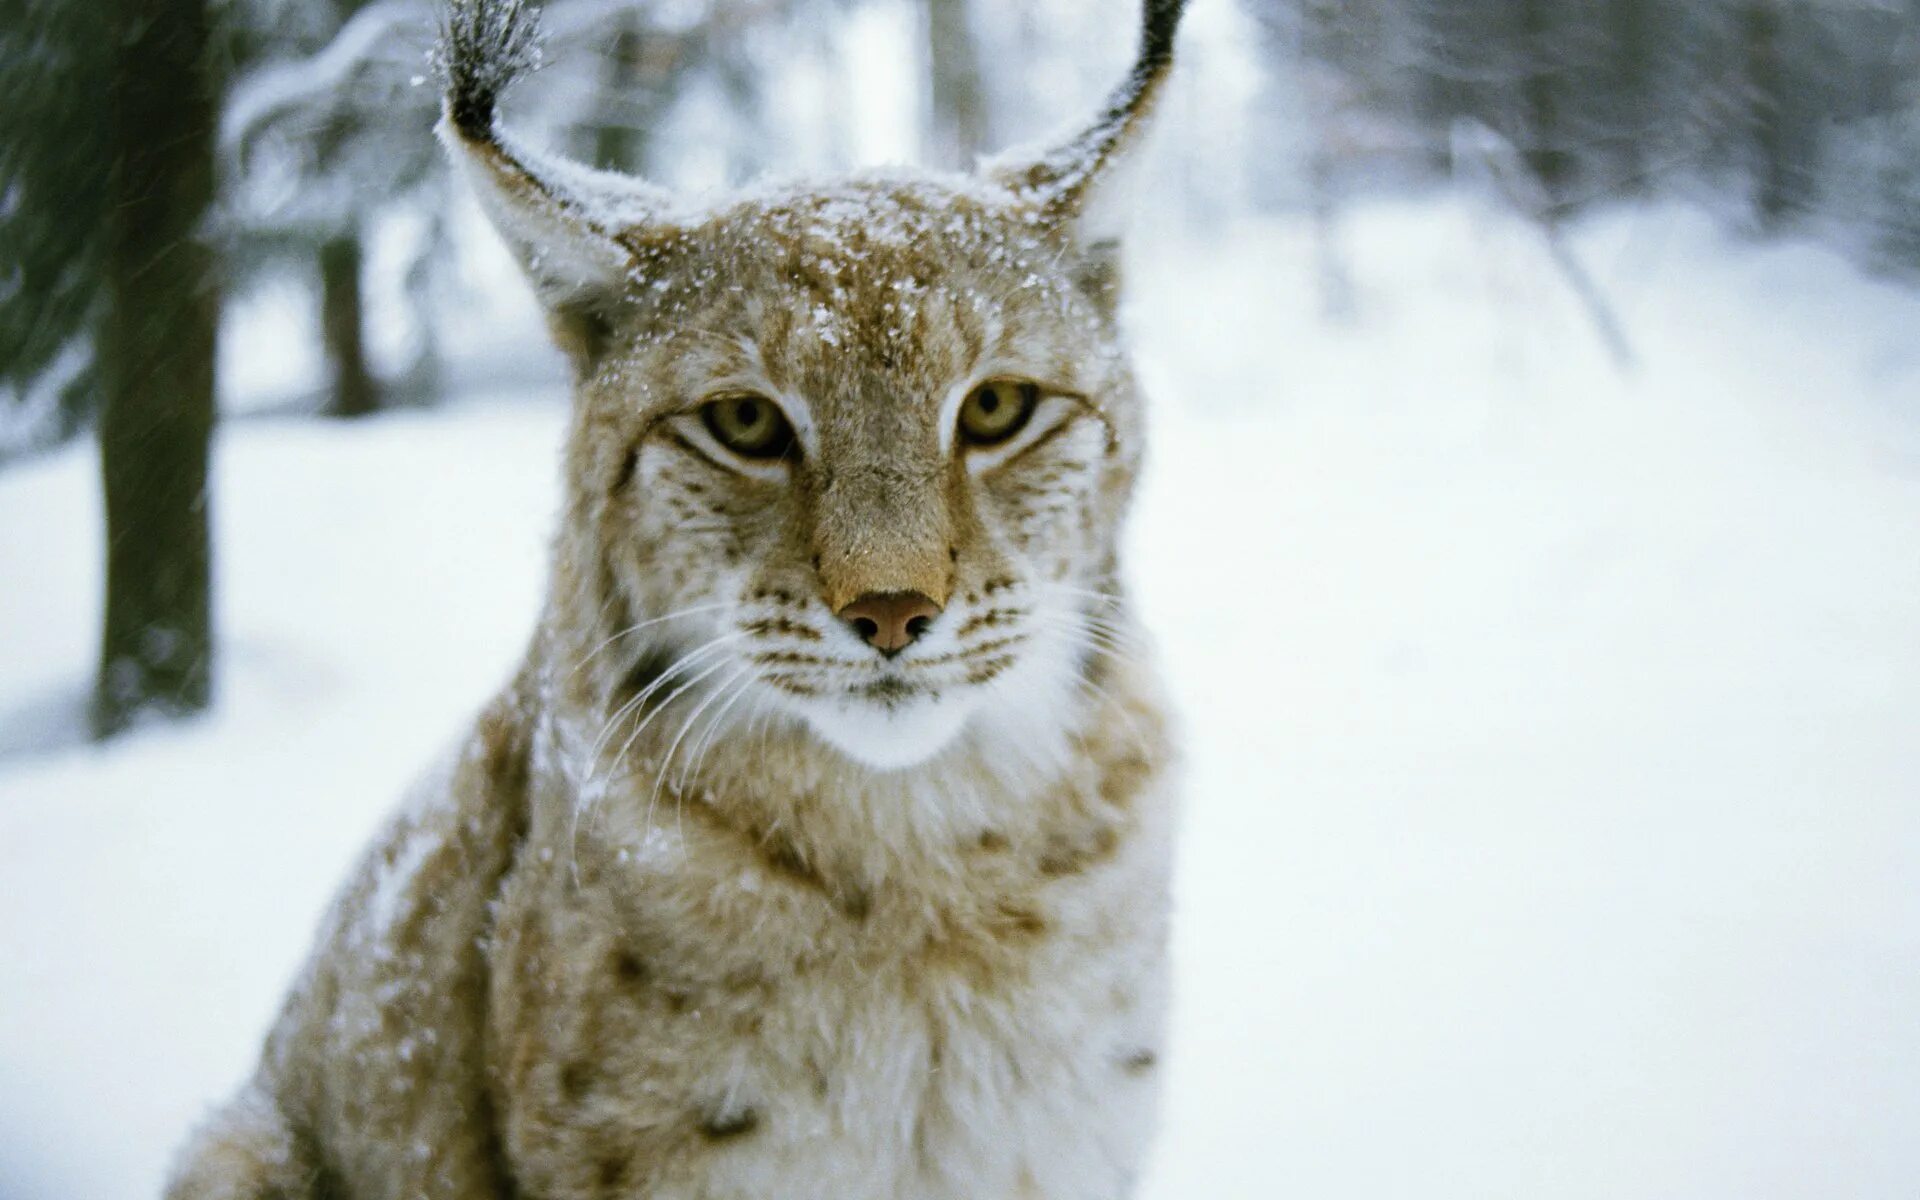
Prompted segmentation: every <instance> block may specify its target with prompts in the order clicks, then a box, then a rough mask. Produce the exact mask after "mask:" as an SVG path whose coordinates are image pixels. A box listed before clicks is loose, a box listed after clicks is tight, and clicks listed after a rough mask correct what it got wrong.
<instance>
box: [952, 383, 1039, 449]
mask: <svg viewBox="0 0 1920 1200" xmlns="http://www.w3.org/2000/svg"><path fill="white" fill-rule="evenodd" d="M1039 403H1040V389H1039V387H1037V386H1036V385H1034V384H1031V383H1026V382H1024V381H1022V380H1018V379H994V380H990V381H989V382H987V383H983V384H981V385H980V386H979V387H977V388H975V389H973V394H972V395H970V396H968V397H967V399H966V402H965V403H963V404H961V406H960V436H961V437H962V438H963V439H964V440H965V441H966V442H967V443H968V444H969V445H974V446H992V445H994V444H996V443H999V442H1004V441H1006V440H1007V439H1008V438H1010V437H1012V436H1013V435H1014V434H1016V433H1019V432H1020V431H1021V430H1022V429H1024V428H1026V424H1027V422H1028V421H1029V420H1031V419H1032V418H1033V410H1034V407H1035V406H1036V405H1038V404H1039Z"/></svg>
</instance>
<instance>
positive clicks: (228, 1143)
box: [166, 1087, 323, 1200]
mask: <svg viewBox="0 0 1920 1200" xmlns="http://www.w3.org/2000/svg"><path fill="white" fill-rule="evenodd" d="M318 1183H319V1170H318V1168H317V1167H316V1166H315V1165H314V1163H313V1161H312V1158H311V1156H310V1155H309V1154H308V1153H307V1152H306V1150H305V1148H304V1147H302V1146H301V1145H300V1144H299V1141H298V1139H296V1138H295V1136H294V1133H293V1130H292V1129H291V1128H289V1127H288V1125H287V1120H286V1118H285V1117H284V1116H283V1115H282V1114H281V1112H280V1109H279V1107H278V1106H277V1105H275V1104H274V1102H273V1100H272V1099H271V1098H270V1097H269V1096H267V1095H265V1094H264V1093H263V1092H262V1091H261V1090H260V1089H259V1088H257V1087H249V1088H248V1089H247V1090H245V1091H243V1092H241V1093H240V1095H238V1096H237V1097H235V1098H234V1099H233V1100H231V1101H229V1102H228V1103H227V1104H226V1105H225V1106H224V1107H223V1108H221V1109H220V1110H219V1111H217V1112H215V1113H214V1114H213V1115H212V1116H211V1117H208V1118H207V1120H206V1122H205V1123H204V1124H202V1125H201V1126H200V1128H199V1129H198V1130H196V1131H195V1132H194V1135H193V1138H192V1139H191V1140H190V1141H189V1142H188V1143H187V1146H186V1149H185V1150H183V1151H182V1152H181V1155H180V1159H179V1161H178V1162H177V1163H176V1164H175V1166H174V1172H173V1178H172V1180H171V1181H169V1183H168V1185H167V1191H166V1200H323V1197H322V1196H321V1193H320V1189H319V1187H318Z"/></svg>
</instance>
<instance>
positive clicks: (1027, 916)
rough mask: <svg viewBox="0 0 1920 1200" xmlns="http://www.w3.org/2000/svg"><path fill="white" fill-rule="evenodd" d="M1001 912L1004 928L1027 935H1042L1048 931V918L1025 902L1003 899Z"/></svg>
mask: <svg viewBox="0 0 1920 1200" xmlns="http://www.w3.org/2000/svg"><path fill="white" fill-rule="evenodd" d="M999 913H1000V919H1001V922H1002V927H1003V928H1007V929H1012V930H1013V931H1015V932H1016V933H1019V934H1022V935H1024V936H1026V937H1040V936H1042V935H1044V934H1045V933H1046V932H1047V921H1046V918H1045V917H1042V916H1041V915H1040V914H1039V913H1037V912H1035V911H1034V910H1033V909H1031V908H1028V907H1027V906H1026V905H1024V904H1016V903H1014V902H1012V901H1002V902H1001V904H1000V909H999Z"/></svg>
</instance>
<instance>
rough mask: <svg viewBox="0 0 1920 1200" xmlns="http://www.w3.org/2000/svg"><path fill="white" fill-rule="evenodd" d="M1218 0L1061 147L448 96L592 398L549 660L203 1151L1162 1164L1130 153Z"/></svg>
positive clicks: (695, 1166)
mask: <svg viewBox="0 0 1920 1200" xmlns="http://www.w3.org/2000/svg"><path fill="white" fill-rule="evenodd" d="M1180 11H1181V0H1147V2H1146V3H1145V5H1144V16H1143V21H1142V30H1143V32H1142V36H1141V42H1140V51H1139V56H1138V59H1137V62H1136V64H1135V66H1134V68H1133V70H1132V72H1131V74H1130V75H1129V76H1128V78H1127V79H1126V80H1125V82H1124V83H1123V84H1122V85H1121V86H1120V88H1119V89H1118V90H1117V92H1116V93H1115V95H1114V97H1113V99H1112V100H1111V101H1110V103H1109V105H1108V106H1107V108H1106V110H1105V111H1104V112H1103V113H1102V114H1101V115H1100V117H1099V118H1098V119H1097V120H1096V121H1094V122H1093V123H1092V124H1091V125H1090V127H1088V128H1087V129H1086V130H1085V131H1084V132H1082V133H1080V134H1079V135H1078V136H1075V137H1073V138H1070V139H1068V140H1067V141H1066V142H1065V144H1064V145H1062V146H1060V147H1059V148H1057V149H1054V150H1051V151H1048V152H1044V153H1035V154H1031V155H1019V154H1014V155H1008V156H1003V157H1002V158H999V159H997V160H993V161H990V162H988V163H985V164H982V165H981V166H980V167H979V168H978V169H976V170H975V171H973V172H971V173H968V174H957V175H951V176H948V175H937V174H930V173H913V174H909V173H904V172H883V173H870V174H861V175H856V176H853V177H851V178H847V179H844V180H841V181H838V182H832V183H827V184H820V185H806V186H802V185H786V186H776V185H762V186H760V187H759V188H757V189H755V190H753V191H750V192H748V193H747V194H744V195H735V196H730V197H727V198H725V199H723V200H721V201H718V202H713V203H708V204H705V205H693V204H688V203H684V202H680V201H676V200H675V199H674V198H672V197H670V196H668V195H665V194H662V193H661V192H659V191H656V190H655V189H654V188H652V187H650V186H648V185H646V184H645V183H642V182H639V181H637V180H633V179H629V178H626V177H622V176H616V175H612V174H607V173H602V172H597V171H592V170H588V169H586V168H584V167H582V166H580V165H577V164H572V163H568V162H565V161H561V160H558V159H555V158H553V157H550V156H547V155H544V154H541V153H538V152H536V151H535V150H533V149H531V148H529V147H527V146H524V145H522V144H521V143H520V142H518V141H517V140H516V139H514V138H513V137H512V136H511V134H510V133H508V132H506V131H505V130H503V129H502V128H501V127H500V126H499V124H498V122H497V121H496V105H497V102H498V101H499V99H500V98H501V96H502V95H503V93H504V91H505V90H506V88H507V86H508V85H509V84H510V83H512V82H513V80H514V79H515V78H516V77H517V76H518V75H519V74H521V73H522V72H523V71H524V70H525V69H526V68H527V67H528V66H529V65H530V64H531V61H532V59H533V58H534V56H535V46H536V36H537V34H536V29H535V25H534V20H535V19H534V16H533V14H532V13H531V12H530V11H529V10H527V9H525V8H523V7H522V6H521V4H520V3H519V2H518V0H455V2H454V3H453V4H452V6H451V7H450V9H449V10H448V12H447V16H446V24H445V30H444V38H443V50H442V55H443V58H444V73H445V77H446V80H447V96H446V102H445V106H444V119H443V120H442V122H441V127H440V136H441V138H442V140H443V141H444V142H445V144H446V146H447V148H448V150H449V152H450V154H451V156H452V158H453V160H454V162H455V163H456V164H457V165H458V167H459V168H460V169H461V171H462V172H463V173H464V175H465V176H466V177H467V178H468V179H469V180H470V182H471V184H472V186H473V188H474V189H475V190H476V192H477V193H478V195H479V197H480V199H481V201H482V203H483V205H484V207H485V208H486V210H487V212H488V213H489V215H490V216H491V218H492V219H493V221H494V223H495V225H496V226H497V228H498V230H499V232H500V234H501V235H502V237H503V238H504V240H505V241H506V243H507V244H508V245H509V246H510V247H511V249H512V250H513V251H514V253H515V254H516V255H517V257H518V259H519V261H520V262H521V264H522V265H523V266H524V268H525V271H526V274H527V276H528V278H529V279H530V280H531V282H532V285H533V287H534V289H535V290H536V292H537V293H538V295H539V297H540V299H541V301H542V303H543V305H544V307H545V310H546V311H547V313H548V314H549V317H550V323H551V327H552V331H553V335H554V337H555V339H556V340H557V341H558V343H559V345H560V346H561V347H562V348H563V349H564V350H565V352H566V354H567V355H568V356H569V358H570V361H571V364H572V367H573V371H574V376H575V402H574V407H573V411H572V416H571V423H570V432H569V440H568V444H567V449H566V453H565V500H564V508H563V513H562V517H561V521H560V530H559V534H558V537H557V538H556V541H555V545H554V550H553V556H552V567H551V582H550V588H549V592H548V597H547V601H546V603H545V607H544V609H543V612H542V616H541V620H540V622H539V625H538V628H537V631H536V632H535V634H534V636H533V638H532V641H531V645H530V648H529V650H528V652H527V654H526V656H525V659H524V662H523V665H522V666H521V668H520V669H519V671H518V673H517V675H516V677H515V678H514V679H513V681H512V682H511V683H510V684H509V685H508V686H507V687H505V688H504V689H503V691H502V693H501V694H500V695H499V696H498V697H497V698H495V699H494V700H493V701H492V702H491V704H490V705H489V706H488V707H486V708H485V709H484V711H483V712H482V713H481V715H480V716H479V717H478V719H477V721H476V723H475V725H474V727H473V728H472V730H471V733H470V734H469V736H468V737H467V738H466V739H465V742H464V744H463V745H462V746H461V747H460V748H459V749H457V750H456V751H455V752H454V753H453V754H451V755H450V756H449V758H448V760H447V761H446V762H444V763H443V764H442V765H441V766H440V767H438V768H437V769H436V770H434V771H433V772H431V773H430V775H429V776H428V777H427V778H426V779H425V780H424V781H423V782H421V783H420V784H419V785H417V787H416V788H415V789H414V791H413V792H412V793H411V794H410V796H409V798H408V799H407V801H406V802H405V804H404V805H403V807H402V809H401V810H400V812H399V814H398V815H397V816H396V817H395V818H394V820H393V822H392V823H391V825H390V826H389V827H388V828H387V829H386V830H385V832H384V833H383V834H382V835H381V836H380V837H379V838H378V839H377V840H376V842H375V843H374V845H373V847H372V848H371V849H370V851H369V852H368V854H367V856H366V858H365V860H364V862H363V864H362V865H361V866H360V868H359V869H358V871H357V873H356V875H355V876H354V877H353V878H352V879H351V880H350V882H349V883H348V884H347V886H346V888H345V889H344V891H343V892H342V894H341V896H340V897H339V899H338V900H337V901H336V902H335V905H334V907H333V908H332V910H331V912H330V914H329V916H328V917H327V919H326V921H325V923H324V926H323V928H322V930H321V932H320V936H319V940H318V945H317V949H316V950H315V952H314V954H313V956H312V958H311V959H310V961H309V962H308V964H307V965H306V967H305V968H304V969H303V972H302V974H301V977H300V978H299V980H298V981H297V983H296V985H295V987H294V988H293V990H292V992H291V995H290V998H289V999H288V1000H287V1002H286V1004H285V1007H284V1010H283V1012H282V1014H281V1016H280V1017H279V1019H278V1022H277V1024H276V1025H275V1027H274V1028H273V1030H272V1032H271V1033H270V1035H269V1037H268V1041H267V1044H266V1047H265V1050H264V1052H263V1055H262V1059H261V1062H260V1065H259V1068H258V1070H257V1073H256V1074H255V1076H254V1077H253V1079H252V1080H251V1082H249V1083H248V1084H247V1085H246V1086H245V1087H244V1088H243V1089H242V1091H241V1093H240V1094H239V1095H238V1096H237V1097H236V1098H235V1099H233V1100H232V1101H230V1102H229V1103H228V1104H227V1105H226V1106H225V1107H224V1108H222V1109H220V1110H218V1111H217V1112H216V1113H214V1114H213V1115H212V1116H211V1118H210V1119H209V1120H208V1121H207V1122H206V1123H205V1124H204V1126H203V1127H202V1128H201V1129H200V1130H199V1131H198V1132H197V1134H196V1135H195V1137H194V1138H193V1139H192V1140H191V1141H190V1143H189V1144H188V1146H187V1148H186V1150H185V1151H184V1153H183V1155H182V1157H181V1159H180V1162H179V1165H178V1167H177V1170H176V1172H175V1175H174V1178H173V1181H172V1183H171V1187H170V1192H169V1194H170V1195H171V1196H173V1197H176V1198H178V1200H213V1198H218V1200H266V1198H268V1197H273V1198H276V1200H296V1198H304V1200H420V1198H434V1200H438V1198H449V1200H453V1198H462V1200H464V1198H479V1197H488V1198H506V1197H516V1196H518V1197H528V1198H539V1200H575V1198H581V1200H585V1198H588V1197H592V1198H610V1197H648V1198H651V1200H774V1198H780V1200H934V1198H961V1197H965V1198H968V1200H994V1198H1007V1200H1013V1198H1031V1200H1039V1198H1046V1200H1067V1198H1077V1200H1118V1198H1120V1197H1125V1196H1128V1195H1130V1194H1131V1193H1132V1191H1133V1188H1134V1184H1135V1180H1136V1177H1137V1175H1138V1173H1139V1170H1140V1165H1141V1163H1142V1160H1143V1156H1144V1153H1145V1149H1146V1144H1147V1140H1148V1137H1149V1133H1150V1129H1151V1126H1152V1124H1153V1120H1154V1111H1155V1104H1156V1094H1157V1090H1158V1083H1157V1076H1158V1074H1159V1069H1158V1068H1159V1066H1160V1062H1161V1055H1162V1051H1163V1044H1162V1042H1163V1023H1164V1014H1165V1008H1166V1003H1167V939H1168V907H1169V903H1168V894H1169V892H1168V889H1169V880H1168V875H1169V869H1170V859H1171V850H1172V836H1171V824H1172V816H1173V813H1172V807H1173V801H1172V794H1171V785H1170V772H1171V764H1172V760H1173V750H1172V737H1171V735H1170V732H1169V722H1168V718H1167V716H1166V713H1165V710H1164V707H1163V705H1162V702H1161V700H1160V699H1159V695H1158V686H1157V684H1156V681H1155V678H1154V676H1153V674H1152V671H1151V669H1150V668H1149V667H1148V665H1147V655H1146V654H1145V652H1144V651H1143V650H1142V648H1141V645H1140V638H1139V635H1138V633H1137V630H1136V627H1135V624H1134V618H1133V616H1132V615H1131V610H1130V607H1129V603H1128V600H1127V597H1126V593H1125V592H1124V591H1123V589H1122V585H1121V581H1120V576H1119V570H1118V553H1119V551H1118V544H1119V535H1120V531H1121V528H1122V524H1123V519H1124V517H1125V515H1126V512H1127V508H1128V503H1129V497H1130V495H1131V493H1132V491H1133V488H1134V482H1135V477H1136V474H1137V472H1138V470H1139V467H1140V463H1141V453H1142V444H1143V412H1142V409H1143V401H1142V397H1141V395H1140V390H1139V388H1138V386H1137V384H1136V382H1135V380H1134V377H1133V375H1132V373H1131V370H1130V368H1129V365H1128V360H1127V357H1126V355H1125V353H1124V352H1123V349H1122V342H1121V333H1120V329H1119V316H1118V311H1117V309H1118V304H1119V269H1118V268H1119V243H1118V231H1119V217H1118V213H1119V210H1120V197H1121V196H1122V195H1123V193H1124V188H1123V186H1122V176H1123V175H1124V174H1125V173H1126V169H1127V167H1128V164H1129V163H1131V162H1132V161H1134V159H1135V158H1136V154H1135V151H1136V149H1137V147H1138V145H1139V143H1140V140H1141V135H1142V133H1143V131H1144V129H1145V127H1146V124H1147V120H1148V117H1149V114H1150V111H1151V110H1152V109H1153V107H1154V104H1155V100H1156V98H1157V96H1158V95H1159V94H1160V93H1161V91H1162V89H1163V84H1164V82H1165V79H1166V77H1167V75H1168V72H1169V70H1170V68H1171V64H1172V48H1173V38H1174V32H1175V28H1176V26H1177V24H1178V21H1179V17H1180Z"/></svg>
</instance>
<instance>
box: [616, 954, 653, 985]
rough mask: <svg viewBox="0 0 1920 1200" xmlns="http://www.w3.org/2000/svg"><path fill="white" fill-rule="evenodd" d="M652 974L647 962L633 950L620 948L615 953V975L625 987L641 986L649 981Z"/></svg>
mask: <svg viewBox="0 0 1920 1200" xmlns="http://www.w3.org/2000/svg"><path fill="white" fill-rule="evenodd" d="M649 974H651V972H649V971H648V970H647V964H646V963H644V962H642V961H641V959H640V956H639V955H637V954H635V953H634V952H633V951H631V950H618V951H615V952H614V955H613V977H614V978H615V979H617V980H619V981H620V983H621V984H622V985H623V986H625V987H639V986H641V985H642V984H644V983H646V982H647V978H648V976H649Z"/></svg>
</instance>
